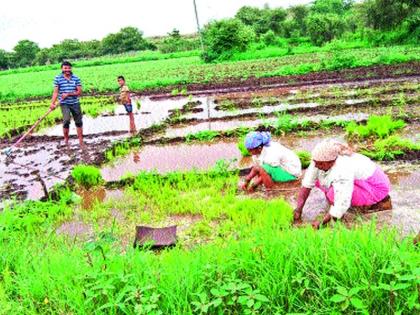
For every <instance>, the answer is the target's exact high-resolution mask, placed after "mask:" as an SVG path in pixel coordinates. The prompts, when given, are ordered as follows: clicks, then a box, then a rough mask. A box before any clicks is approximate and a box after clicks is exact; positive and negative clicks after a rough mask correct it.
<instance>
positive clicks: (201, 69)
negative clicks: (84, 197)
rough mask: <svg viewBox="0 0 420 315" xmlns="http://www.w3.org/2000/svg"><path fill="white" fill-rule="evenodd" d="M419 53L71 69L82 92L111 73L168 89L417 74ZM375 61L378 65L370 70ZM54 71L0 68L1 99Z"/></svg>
mask: <svg viewBox="0 0 420 315" xmlns="http://www.w3.org/2000/svg"><path fill="white" fill-rule="evenodd" d="M419 55H420V54H419V48H418V47H405V46H401V47H398V46H395V47H389V48H363V49H352V50H348V51H346V52H340V55H337V54H334V53H331V52H319V53H313V54H302V55H292V56H284V57H280V58H270V59H264V60H246V61H234V62H225V63H221V64H204V63H203V62H202V61H201V60H200V59H199V57H186V58H177V59H168V60H153V61H142V62H134V63H130V64H129V65H127V64H125V63H120V64H110V65H101V66H91V67H81V68H79V69H76V68H75V69H74V70H75V73H77V75H78V76H80V78H81V80H82V83H83V86H84V91H85V92H86V93H87V94H97V93H109V92H113V91H115V90H116V88H117V86H116V83H115V78H116V77H117V76H118V75H121V74H124V75H125V77H126V78H127V80H128V82H130V87H131V88H132V89H133V90H135V91H139V92H144V91H145V90H146V91H151V90H155V91H156V90H157V91H165V92H171V91H172V90H173V89H178V90H183V89H185V88H186V87H187V86H188V89H189V90H190V91H192V90H197V89H206V88H215V87H221V88H225V87H227V86H230V87H232V86H236V87H241V86H243V84H244V81H249V82H248V84H247V85H248V86H251V85H252V83H254V84H255V83H259V82H260V83H264V82H265V83H267V84H269V83H271V84H272V83H273V82H277V83H278V82H284V83H290V82H292V81H294V80H296V78H295V77H293V76H295V75H302V74H307V73H316V72H319V71H325V72H333V74H332V75H331V76H332V77H336V78H338V77H339V76H342V75H341V74H335V75H334V71H338V70H342V69H348V68H357V67H361V68H359V70H356V71H345V76H348V77H347V79H350V77H353V79H354V78H357V77H358V76H359V77H360V75H361V73H363V72H366V73H365V75H363V77H369V76H370V77H375V76H383V75H389V76H399V75H402V74H418V73H419V71H418V68H419V65H418V60H419ZM410 62H411V63H410ZM404 63H405V64H404ZM388 65H395V66H388ZM370 66H371V67H372V66H373V69H372V68H370V69H367V70H363V69H364V68H369V67H370ZM375 66H377V67H378V69H376V70H375ZM350 70H351V69H350ZM56 74H57V71H54V70H46V71H39V72H28V73H26V72H23V73H7V72H5V73H4V74H2V73H0V102H5V101H15V100H18V99H26V98H30V97H46V96H48V95H50V94H51V84H52V79H53V78H54V76H55V75H56ZM327 75H328V74H327ZM290 76H292V77H290ZM323 76H324V77H325V76H326V75H325V74H321V75H319V74H317V75H315V77H318V79H322V77H323Z"/></svg>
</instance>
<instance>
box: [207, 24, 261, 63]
mask: <svg viewBox="0 0 420 315" xmlns="http://www.w3.org/2000/svg"><path fill="white" fill-rule="evenodd" d="M203 39H204V44H205V46H206V51H205V52H204V53H203V59H204V60H205V61H206V62H211V61H215V60H223V59H229V57H230V56H231V55H232V53H233V52H235V51H244V50H246V49H247V48H248V47H249V44H250V43H251V42H253V41H254V40H255V33H254V31H253V30H252V28H251V27H249V26H247V25H245V24H243V23H242V22H241V21H240V20H239V19H224V20H220V21H213V22H210V23H209V24H207V25H206V26H205V27H204V30H203Z"/></svg>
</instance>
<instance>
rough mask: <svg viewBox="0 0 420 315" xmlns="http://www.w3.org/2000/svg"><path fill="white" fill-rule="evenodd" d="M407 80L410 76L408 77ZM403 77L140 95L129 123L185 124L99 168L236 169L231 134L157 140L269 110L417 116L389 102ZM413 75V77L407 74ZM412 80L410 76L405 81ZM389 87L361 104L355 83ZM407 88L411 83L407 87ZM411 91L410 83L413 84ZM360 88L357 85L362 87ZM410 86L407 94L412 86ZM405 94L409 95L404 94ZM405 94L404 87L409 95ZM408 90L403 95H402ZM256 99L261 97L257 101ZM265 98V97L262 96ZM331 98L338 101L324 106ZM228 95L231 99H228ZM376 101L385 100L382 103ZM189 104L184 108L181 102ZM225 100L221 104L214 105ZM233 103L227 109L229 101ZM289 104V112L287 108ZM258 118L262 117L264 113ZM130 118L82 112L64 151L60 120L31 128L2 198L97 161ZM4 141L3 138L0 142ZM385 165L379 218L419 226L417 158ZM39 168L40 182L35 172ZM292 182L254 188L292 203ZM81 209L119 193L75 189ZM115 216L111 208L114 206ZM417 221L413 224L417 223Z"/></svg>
mask: <svg viewBox="0 0 420 315" xmlns="http://www.w3.org/2000/svg"><path fill="white" fill-rule="evenodd" d="M410 80H411V81H412V80H414V79H413V78H410ZM410 80H407V79H404V80H393V81H386V80H375V81H369V82H368V83H366V82H363V81H361V82H352V83H349V84H319V85H311V86H310V87H309V86H302V87H294V88H293V89H291V88H288V87H280V88H279V87H271V88H270V89H265V90H260V91H254V92H249V91H248V92H238V91H237V92H235V91H232V90H231V89H226V90H218V91H216V92H217V93H216V94H200V95H197V96H194V97H171V98H164V97H142V98H140V104H141V107H140V108H135V110H134V122H135V125H136V128H137V130H141V129H144V128H148V127H150V126H152V125H153V124H159V123H162V122H163V121H165V120H167V119H168V118H169V117H170V116H171V115H172V116H173V115H175V116H177V118H182V119H187V121H188V122H187V124H185V123H184V124H182V123H176V122H175V123H171V125H170V126H168V127H167V128H166V129H165V130H164V131H163V132H162V133H151V134H149V135H148V136H147V137H146V138H145V139H144V140H145V142H146V144H145V145H143V146H142V147H141V148H140V149H139V150H137V151H133V152H131V153H130V154H128V155H127V156H125V157H122V158H119V159H117V160H116V161H114V162H113V163H112V164H109V165H103V166H102V174H103V176H104V178H105V179H106V180H108V181H118V180H119V179H120V178H121V177H122V176H124V175H127V174H132V175H136V174H138V173H139V172H141V171H150V170H156V171H157V172H159V173H166V172H170V171H182V170H191V169H200V170H206V169H209V168H211V167H213V166H214V164H215V163H216V162H217V161H218V160H220V159H224V160H229V161H232V165H233V166H236V167H238V168H247V167H249V166H250V165H251V160H250V159H249V158H245V159H243V158H242V157H241V155H240V152H239V150H238V149H237V143H236V142H237V141H236V140H231V141H216V140H214V141H213V142H212V143H194V144H185V143H179V139H178V140H176V141H175V143H174V144H166V145H156V144H153V145H152V144H147V143H148V142H149V143H150V142H151V140H153V143H159V139H160V137H162V136H163V137H165V138H166V140H168V139H169V140H170V139H171V138H177V137H178V138H179V137H185V136H187V135H188V134H193V133H196V132H199V131H206V130H214V131H227V130H232V129H236V128H239V127H256V126H259V125H263V124H273V123H275V122H276V120H277V116H276V113H277V112H281V111H285V110H286V111H288V112H290V114H291V115H292V116H293V117H294V118H295V119H297V121H312V122H315V123H316V122H320V121H323V120H353V121H363V120H366V119H367V118H368V117H369V116H370V115H371V114H373V113H375V114H377V113H380V114H385V113H389V112H393V113H394V114H395V113H398V111H400V112H404V113H406V114H409V115H411V116H412V117H414V118H415V117H418V112H420V105H419V104H418V102H417V103H416V102H414V103H412V104H410V105H409V106H405V107H398V106H393V104H390V102H389V100H390V99H392V97H391V96H392V95H394V94H396V93H398V84H401V86H405V85H407V84H408V83H410ZM413 82H414V81H413ZM411 83H412V82H411ZM391 84H392V86H391V88H392V89H396V92H395V93H394V92H392V93H394V94H392V93H391V94H389V95H391V96H389V95H388V94H386V95H381V94H380V93H379V92H378V93H377V92H375V93H377V94H378V97H379V98H378V99H379V101H378V106H376V105H371V104H367V105H366V95H363V93H362V94H361V95H358V94H357V93H359V90H357V91H358V92H357V93H356V89H364V88H366V89H367V88H369V87H372V86H373V87H375V88H377V87H382V86H387V85H391ZM410 91H411V90H410ZM414 91H416V90H414ZM362 92H363V91H362ZM410 93H413V91H411V92H410ZM407 95H408V94H407ZM410 95H411V94H410ZM407 97H408V96H407ZM257 98H261V99H262V100H263V102H262V103H259V100H258V99H257ZM264 101H265V102H266V103H264ZM326 101H328V102H330V103H331V102H332V103H331V104H336V105H337V106H335V105H334V106H331V105H330V106H324V105H325V104H326V103H325V102H326ZM229 102H231V103H229ZM382 102H384V103H383V104H382ZM187 103H191V104H193V106H190V108H189V110H188V111H185V108H184V106H185V105H186V104H187ZM221 104H224V107H223V108H224V109H221ZM230 105H232V108H229V106H230ZM294 111H295V112H294ZM263 116H264V117H265V118H264V117H263ZM129 127H130V125H129V118H128V115H126V113H125V109H124V108H123V107H122V106H119V107H116V110H115V113H114V114H112V115H111V114H103V115H101V116H99V117H97V118H89V117H85V119H84V131H85V134H86V137H85V140H86V144H87V150H86V151H84V152H82V151H80V150H79V149H78V145H77V139H76V137H75V128H74V126H73V125H72V127H71V128H72V129H71V135H72V139H71V145H70V149H69V150H66V149H64V148H63V147H62V146H61V145H60V141H61V137H62V126H61V125H60V124H58V125H57V126H54V127H52V128H48V129H45V130H42V131H41V132H38V133H36V134H34V135H33V136H32V138H31V139H29V140H28V141H25V142H24V143H23V145H22V147H21V148H19V149H18V150H16V152H15V154H14V159H13V160H11V161H10V163H9V164H8V165H6V164H4V163H0V172H1V174H2V176H1V178H0V196H1V198H2V199H8V198H10V197H11V196H12V195H14V194H17V195H18V197H19V198H21V199H39V198H41V197H43V195H44V192H43V186H42V185H43V184H44V185H45V186H46V188H47V189H48V190H50V189H51V188H52V186H53V185H55V184H57V183H62V182H64V181H65V180H66V178H67V177H68V176H69V174H70V172H71V169H72V167H73V166H74V165H76V164H79V163H87V164H90V163H96V164H98V163H101V161H103V153H104V151H105V150H106V149H107V148H109V147H110V146H111V144H112V142H115V141H118V140H122V139H125V138H127V137H129V136H130V133H129ZM402 134H403V135H404V136H406V137H408V138H410V139H412V140H417V141H418V139H419V138H418V137H419V125H418V123H416V120H414V123H411V124H410V125H409V126H408V127H406V128H405V129H404V131H403V132H402ZM330 136H335V137H339V138H343V137H344V133H343V132H337V130H334V131H328V130H319V131H314V132H306V131H305V132H300V133H299V136H297V135H296V133H294V134H292V135H290V134H286V135H284V136H282V137H278V138H276V140H277V141H280V142H281V143H282V144H284V145H286V146H288V147H290V148H292V149H294V150H308V151H310V150H312V149H313V147H314V146H315V145H316V144H317V143H318V142H320V141H322V139H323V138H325V137H330ZM8 145H9V143H7V142H5V141H3V142H2V144H1V145H0V146H1V147H2V148H3V147H5V146H8ZM383 166H384V168H385V169H386V171H387V173H388V174H389V175H390V177H391V180H392V181H393V191H392V194H391V197H392V199H393V203H394V210H393V211H390V212H384V213H381V214H378V220H383V222H384V223H389V222H391V223H393V224H395V225H398V226H402V227H403V229H404V232H405V233H407V232H409V231H415V229H419V227H418V223H417V222H420V220H419V217H418V216H419V209H418V206H417V205H418V204H420V200H419V196H420V192H419V191H418V187H420V185H419V168H418V165H416V164H414V166H412V165H409V166H410V167H406V166H404V167H403V166H401V163H396V164H389V163H384V164H383ZM37 170H39V171H40V177H41V179H42V181H43V183H41V182H40V180H39V177H38V176H37V175H36V171H37ZM298 188H299V183H298V182H297V183H291V184H288V185H284V186H281V187H277V188H276V189H277V190H274V191H265V192H264V191H260V192H257V193H256V194H255V197H264V198H278V197H280V196H283V197H285V198H287V200H289V202H291V204H292V205H294V204H295V203H296V192H297V190H298ZM79 194H80V195H81V197H82V204H81V208H83V209H91V208H92V207H94V206H95V204H96V203H98V202H99V203H101V202H107V201H109V200H111V199H114V200H119V198H125V197H124V194H123V193H122V192H121V191H106V190H98V191H95V192H94V193H93V192H82V191H80V192H79ZM325 206H326V203H325V199H324V198H323V195H322V193H320V192H319V191H318V192H317V191H315V190H314V192H313V193H312V195H311V199H310V201H309V203H308V206H307V211H306V212H305V215H304V216H305V219H306V220H311V219H314V218H315V217H316V216H317V215H319V213H320V212H321V211H323V210H324V209H325ZM115 216H116V217H118V211H117V210H116V209H115ZM416 224H417V225H416ZM91 232H92V230H91V227H89V226H84V225H83V224H82V223H81V222H79V221H77V220H76V221H75V222H73V223H68V224H67V225H66V224H65V225H63V226H62V227H61V228H60V229H59V230H58V231H57V233H70V234H72V233H73V234H74V235H77V234H78V233H86V234H89V233H91Z"/></svg>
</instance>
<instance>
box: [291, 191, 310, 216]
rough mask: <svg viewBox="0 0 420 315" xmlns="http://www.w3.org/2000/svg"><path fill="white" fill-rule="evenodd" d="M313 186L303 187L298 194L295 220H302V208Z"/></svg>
mask: <svg viewBox="0 0 420 315" xmlns="http://www.w3.org/2000/svg"><path fill="white" fill-rule="evenodd" d="M311 190H312V189H311V188H307V187H301V188H300V190H299V195H298V202H297V207H296V209H295V212H294V215H293V217H294V219H295V220H300V218H301V216H302V210H303V207H304V206H305V203H306V200H308V197H309V194H310V192H311Z"/></svg>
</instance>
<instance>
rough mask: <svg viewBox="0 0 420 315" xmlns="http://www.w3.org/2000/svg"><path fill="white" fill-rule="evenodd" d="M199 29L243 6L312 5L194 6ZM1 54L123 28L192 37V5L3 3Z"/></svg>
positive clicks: (240, 2)
mask: <svg viewBox="0 0 420 315" xmlns="http://www.w3.org/2000/svg"><path fill="white" fill-rule="evenodd" d="M196 1H197V7H198V13H199V19H200V24H205V23H206V22H208V21H209V20H211V19H219V18H223V17H230V16H233V15H234V14H235V13H236V11H237V10H238V9H239V8H240V7H242V6H244V5H252V6H258V7H262V6H263V5H264V4H265V3H268V4H269V5H270V7H279V6H282V7H288V6H290V5H295V4H302V3H309V2H312V1H311V0H196ZM0 8H1V9H0V48H2V49H6V50H9V51H10V50H12V49H13V47H14V46H15V45H16V43H17V42H18V41H19V40H21V39H30V40H32V41H34V42H37V43H38V44H39V45H40V46H41V47H50V46H51V45H52V44H55V43H58V42H60V41H61V40H63V39H66V38H77V39H79V40H90V39H101V38H103V37H104V36H105V35H107V34H109V33H114V32H117V31H118V30H119V29H121V28H122V27H125V26H135V27H138V28H139V29H140V30H142V31H143V32H144V34H145V36H153V35H163V34H166V33H167V32H169V31H170V30H172V29H173V28H178V29H179V30H180V31H181V33H192V32H194V31H195V28H196V24H195V18H194V9H193V0H120V1H109V0H71V1H57V0H1V6H0Z"/></svg>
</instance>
